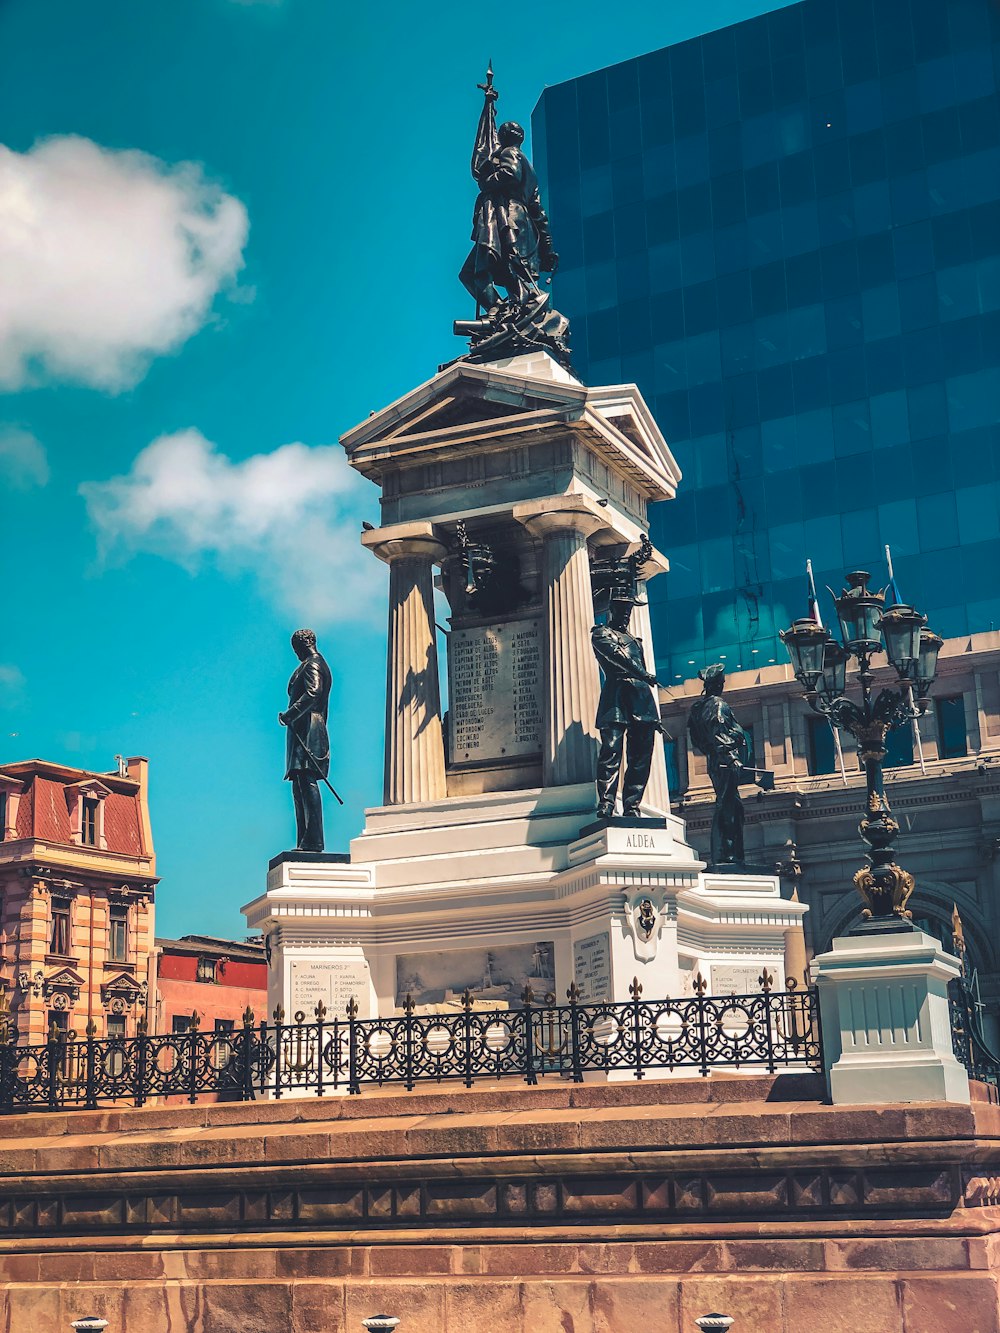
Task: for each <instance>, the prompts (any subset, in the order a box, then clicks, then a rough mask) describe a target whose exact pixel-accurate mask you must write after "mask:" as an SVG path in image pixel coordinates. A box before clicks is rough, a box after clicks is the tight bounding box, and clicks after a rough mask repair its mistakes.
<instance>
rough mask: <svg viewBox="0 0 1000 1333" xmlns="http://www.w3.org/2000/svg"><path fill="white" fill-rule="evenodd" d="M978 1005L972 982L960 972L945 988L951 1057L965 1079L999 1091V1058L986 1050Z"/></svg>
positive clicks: (980, 1008) (980, 1010)
mask: <svg viewBox="0 0 1000 1333" xmlns="http://www.w3.org/2000/svg"><path fill="white" fill-rule="evenodd" d="M982 1007H983V1006H982V1004H981V1003H980V1001H979V998H978V995H977V993H976V988H975V985H974V981H973V982H970V981H969V979H968V978H967V977H966V976H965V974H964V972H963V973H962V975H961V976H958V977H955V978H954V979H953V980H952V981H951V982H950V983H949V985H948V1008H949V1011H950V1013H951V1041H952V1048H953V1049H954V1052H955V1056H956V1058H957V1059H958V1060H960V1061H961V1063H962V1064H963V1065H965V1069H966V1072H967V1074H968V1075H969V1078H972V1079H976V1080H977V1081H978V1082H980V1083H992V1084H993V1086H994V1087H1000V1055H997V1053H996V1051H994V1050H993V1048H992V1047H991V1046H990V1044H989V1041H988V1039H987V1037H986V1034H985V1032H984V1031H983V1020H982Z"/></svg>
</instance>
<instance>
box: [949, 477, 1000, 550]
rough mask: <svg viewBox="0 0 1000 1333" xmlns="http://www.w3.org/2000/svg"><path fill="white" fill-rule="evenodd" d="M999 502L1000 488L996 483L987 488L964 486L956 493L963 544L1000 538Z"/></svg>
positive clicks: (986, 486)
mask: <svg viewBox="0 0 1000 1333" xmlns="http://www.w3.org/2000/svg"><path fill="white" fill-rule="evenodd" d="M998 502H1000V488H998V487H997V485H996V483H994V482H990V483H989V484H988V485H985V486H963V487H960V488H959V489H958V490H957V491H956V492H955V504H956V506H957V509H958V529H959V532H960V533H961V534H962V541H963V543H965V544H967V543H970V542H982V541H989V540H991V539H992V538H995V537H1000V511H998Z"/></svg>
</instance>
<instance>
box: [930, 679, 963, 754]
mask: <svg viewBox="0 0 1000 1333" xmlns="http://www.w3.org/2000/svg"><path fill="white" fill-rule="evenodd" d="M934 712H935V715H936V718H937V734H938V755H939V757H940V758H941V759H958V758H960V757H961V756H962V755H965V754H968V753H969V744H968V736H967V733H966V730H965V697H964V695H961V694H955V695H951V696H950V697H948V698H940V697H939V698H937V699H935V700H934Z"/></svg>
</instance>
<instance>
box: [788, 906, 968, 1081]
mask: <svg viewBox="0 0 1000 1333" xmlns="http://www.w3.org/2000/svg"><path fill="white" fill-rule="evenodd" d="M958 973H959V963H958V959H957V958H953V957H951V955H950V954H946V953H945V952H944V950H943V949H942V948H941V945H940V944H939V943H938V942H937V940H936V939H934V938H933V937H932V936H931V935H926V934H924V932H923V931H920V930H900V931H895V932H893V931H883V932H880V933H872V934H858V935H846V936H840V937H839V938H837V939H835V940H834V941H833V945H832V947H831V949H830V951H829V952H828V953H824V954H820V955H819V957H817V958H815V959H814V960H813V967H812V974H813V980H814V981H815V983H816V985H817V986H818V988H819V1004H820V1020H821V1025H822V1033H823V1064H824V1067H825V1069H826V1074H827V1082H828V1085H829V1089H830V1098H831V1100H832V1101H833V1103H834V1105H835V1106H836V1105H840V1104H842V1103H851V1104H854V1105H881V1104H885V1103H888V1102H959V1103H962V1104H967V1103H968V1102H969V1079H968V1075H967V1074H966V1072H965V1069H964V1068H963V1067H962V1065H961V1064H960V1063H959V1062H958V1060H956V1059H955V1054H954V1051H953V1048H952V1039H951V1019H950V1016H949V1012H948V982H949V981H951V979H952V978H953V977H956V976H958Z"/></svg>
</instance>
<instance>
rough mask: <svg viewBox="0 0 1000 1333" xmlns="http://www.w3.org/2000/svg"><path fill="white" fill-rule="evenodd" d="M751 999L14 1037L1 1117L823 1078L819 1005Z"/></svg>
mask: <svg viewBox="0 0 1000 1333" xmlns="http://www.w3.org/2000/svg"><path fill="white" fill-rule="evenodd" d="M761 983H762V984H761V989H760V991H758V992H757V993H756V994H753V995H727V996H717V995H716V996H710V995H706V994H705V990H706V989H707V987H706V983H705V982H704V981H703V980H702V978H701V977H700V976H699V977H697V978H696V980H695V986H694V994H693V995H690V996H685V997H684V998H682V999H676V1000H670V999H666V1000H643V999H642V987H641V985H640V984H639V982H638V981H634V982H633V984H632V986H631V987H630V988H629V989H630V993H631V996H632V998H631V999H630V1000H629V1001H627V1002H625V1003H620V1004H610V1003H604V1004H581V1003H580V1002H579V994H578V992H577V990H576V987H575V986H573V987H571V988H570V990H569V992H568V993H567V1003H566V1004H556V1002H555V996H553V995H547V996H546V997H545V1000H544V1001H543V1002H541V1003H538V1002H537V1001H536V1000H535V997H534V996H533V995H532V993H531V991H530V989H529V990H526V991H525V993H524V995H523V996H522V1001H523V1008H520V1009H507V1010H490V1011H488V1012H487V1011H484V1010H479V1009H477V1008H476V1007H475V1002H474V999H473V997H472V996H471V995H470V994H468V993H466V995H465V996H463V998H462V1001H461V1007H460V1009H458V1010H457V1011H456V1012H450V1013H433V1014H429V1013H420V1014H418V1013H417V1012H416V1008H415V1006H414V1004H413V1002H412V1000H411V999H410V997H409V996H407V999H406V1002H405V1003H404V1005H403V1012H402V1014H401V1015H399V1016H397V1017H394V1018H373V1019H359V1018H358V1016H357V1013H358V1010H357V1005H356V1004H355V1003H354V1001H353V1000H352V1001H351V1003H350V1004H349V1005H348V1007H347V1011H346V1013H345V1015H344V1016H343V1017H337V1016H333V1017H330V1016H329V1015H328V1014H327V1012H326V1010H325V1008H324V1007H323V1006H322V1005H319V1006H317V1008H316V1011H315V1014H314V1016H313V1018H311V1019H309V1020H307V1019H306V1017H305V1015H304V1014H303V1013H301V1012H300V1013H296V1014H295V1015H294V1021H293V1022H291V1023H286V1022H285V1021H284V1014H283V1013H282V1011H281V1010H280V1009H279V1010H276V1011H275V1013H274V1016H273V1022H271V1023H267V1022H260V1023H257V1022H255V1021H254V1015H253V1014H252V1013H251V1012H250V1010H249V1009H248V1010H247V1012H246V1013H245V1014H244V1016H243V1026H242V1028H238V1029H235V1030H233V1031H228V1032H202V1031H200V1029H199V1025H198V1019H197V1015H192V1023H191V1027H190V1028H189V1030H188V1031H186V1032H183V1033H171V1034H167V1035H162V1036H160V1035H155V1036H154V1035H151V1034H149V1033H147V1032H145V1031H140V1032H139V1033H138V1034H137V1035H136V1036H135V1037H123V1038H108V1039H101V1040H98V1039H97V1038H96V1037H95V1036H94V1034H93V1031H91V1032H90V1033H88V1034H87V1035H86V1036H83V1037H75V1036H74V1035H73V1034H72V1033H63V1032H59V1031H58V1030H56V1029H53V1030H52V1032H51V1033H50V1036H49V1040H48V1041H46V1042H42V1043H39V1044H35V1045H21V1044H20V1043H19V1041H18V1039H17V1034H16V1033H15V1032H13V1031H12V1030H8V1032H7V1033H6V1039H4V1040H0V1112H4V1113H8V1114H9V1113H11V1112H19V1111H32V1110H46V1109H50V1110H58V1109H65V1108H73V1107H77V1108H91V1109H94V1108H97V1107H98V1106H104V1105H108V1104H114V1103H131V1104H132V1105H135V1106H142V1105H144V1104H145V1103H146V1102H148V1101H150V1100H152V1099H154V1098H163V1097H175V1098H177V1097H183V1098H185V1099H186V1100H188V1101H190V1102H195V1101H197V1100H198V1098H199V1097H206V1096H215V1097H221V1098H224V1099H226V1100H235V1101H252V1100H254V1099H255V1098H257V1097H261V1096H270V1097H275V1098H277V1097H281V1096H284V1095H288V1094H292V1093H294V1094H302V1093H304V1092H305V1093H313V1094H315V1095H317V1096H320V1097H322V1096H323V1095H324V1094H325V1093H332V1092H344V1091H346V1092H348V1093H359V1092H360V1091H361V1090H362V1088H363V1087H365V1086H371V1085H375V1086H378V1087H381V1086H383V1085H385V1084H401V1085H402V1086H403V1087H404V1088H407V1089H412V1088H415V1087H417V1086H418V1085H426V1084H429V1083H442V1082H444V1081H446V1080H454V1081H457V1082H460V1083H463V1084H464V1085H465V1086H466V1087H471V1086H472V1085H473V1084H474V1083H476V1082H477V1081H483V1080H489V1081H492V1080H496V1079H504V1078H520V1079H523V1080H524V1082H526V1083H529V1084H534V1083H537V1082H538V1081H539V1080H540V1079H542V1078H565V1079H571V1080H573V1081H575V1082H578V1083H579V1082H583V1081H584V1079H586V1078H587V1077H588V1075H600V1074H610V1073H620V1074H625V1075H631V1076H632V1077H633V1078H637V1079H641V1078H643V1077H644V1076H645V1075H647V1074H650V1073H653V1072H661V1071H664V1070H668V1071H684V1070H691V1071H696V1072H697V1073H699V1074H702V1075H708V1074H709V1073H711V1072H712V1070H737V1071H738V1070H745V1069H766V1070H768V1071H770V1072H774V1071H775V1070H778V1069H786V1068H789V1067H793V1068H794V1067H806V1068H810V1069H813V1068H819V1067H820V1064H821V1045H820V1031H819V1010H818V1005H817V1002H816V992H815V990H814V989H812V988H808V989H805V990H801V989H799V988H797V987H796V985H795V982H794V981H789V982H788V983H787V986H788V989H787V990H784V991H774V990H772V989H771V978H770V977H769V975H768V973H767V972H766V971H765V972H764V975H763V976H762V978H761Z"/></svg>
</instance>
